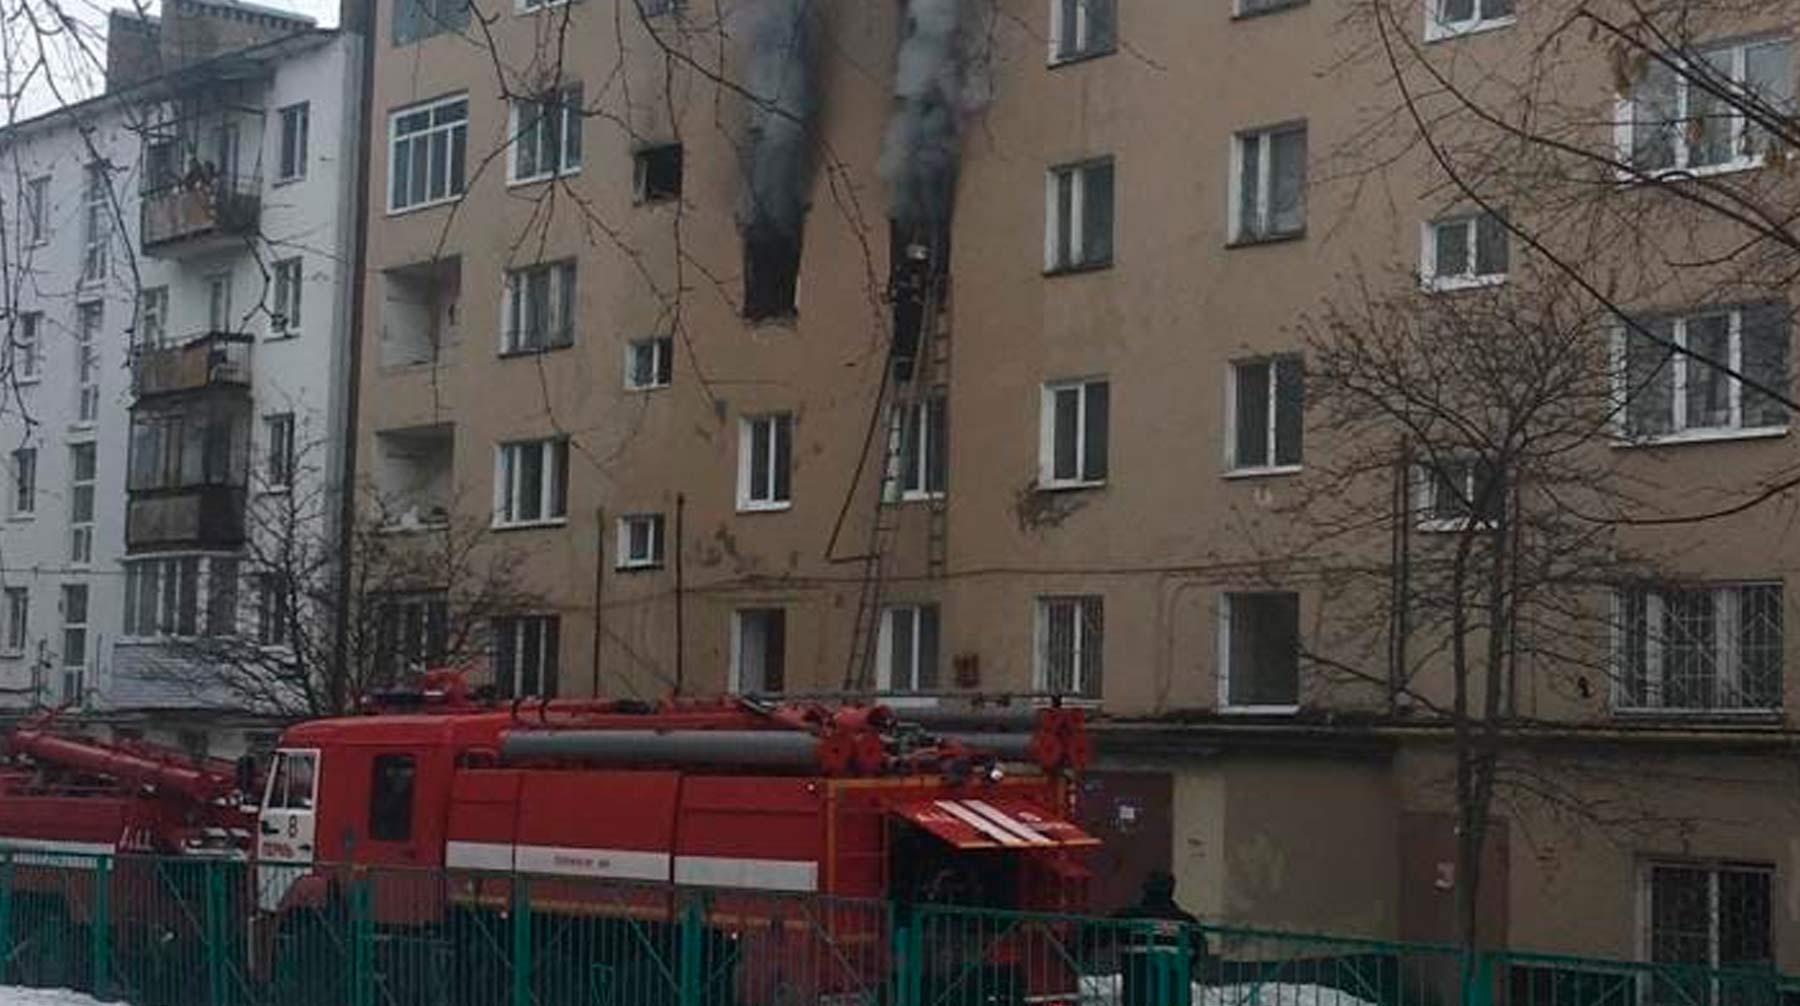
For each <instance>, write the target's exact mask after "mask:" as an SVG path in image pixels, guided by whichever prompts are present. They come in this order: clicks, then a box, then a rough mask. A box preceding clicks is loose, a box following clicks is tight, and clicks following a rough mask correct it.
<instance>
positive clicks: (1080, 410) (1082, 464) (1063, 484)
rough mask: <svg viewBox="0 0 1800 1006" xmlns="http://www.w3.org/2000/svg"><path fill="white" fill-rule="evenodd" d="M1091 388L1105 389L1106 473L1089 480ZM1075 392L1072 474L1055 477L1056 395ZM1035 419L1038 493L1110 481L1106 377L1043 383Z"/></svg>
mask: <svg viewBox="0 0 1800 1006" xmlns="http://www.w3.org/2000/svg"><path fill="white" fill-rule="evenodd" d="M1095 385H1101V386H1104V387H1105V388H1106V389H1107V394H1106V399H1107V405H1106V445H1105V450H1104V455H1105V456H1104V459H1103V460H1104V461H1105V464H1106V470H1105V471H1103V472H1101V473H1100V475H1099V476H1098V477H1089V476H1088V475H1087V471H1088V461H1089V457H1088V443H1087V441H1088V436H1087V430H1088V423H1089V412H1090V410H1091V409H1092V392H1091V390H1090V389H1092V388H1093V387H1094V386H1095ZM1063 391H1076V392H1078V393H1077V394H1076V396H1075V401H1076V413H1075V433H1074V436H1075V444H1074V447H1075V475H1074V476H1073V477H1071V478H1058V477H1057V476H1056V454H1057V451H1056V432H1057V431H1056V396H1057V393H1058V392H1063ZM1038 411H1039V418H1038V484H1037V488H1038V489H1040V490H1052V491H1059V492H1060V491H1066V490H1075V489H1098V488H1101V487H1103V486H1105V485H1106V484H1107V482H1108V481H1109V480H1110V479H1111V478H1112V380H1111V378H1108V377H1102V376H1094V377H1077V378H1065V379H1062V380H1056V381H1046V382H1044V385H1043V390H1042V393H1041V397H1040V404H1039V410H1038Z"/></svg>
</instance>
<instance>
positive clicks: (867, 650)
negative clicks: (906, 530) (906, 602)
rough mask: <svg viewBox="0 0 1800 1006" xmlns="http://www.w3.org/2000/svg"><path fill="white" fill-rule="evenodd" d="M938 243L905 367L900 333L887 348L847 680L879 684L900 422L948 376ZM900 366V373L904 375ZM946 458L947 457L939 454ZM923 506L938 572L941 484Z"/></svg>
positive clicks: (855, 685) (943, 507) (896, 519)
mask: <svg viewBox="0 0 1800 1006" xmlns="http://www.w3.org/2000/svg"><path fill="white" fill-rule="evenodd" d="M939 251H940V249H938V248H936V247H933V248H932V249H931V253H930V257H929V258H928V259H927V260H926V261H927V263H928V264H927V265H926V267H925V272H924V275H923V277H922V279H923V290H922V291H921V297H920V299H921V301H922V303H921V305H920V317H919V325H918V328H919V333H918V338H917V343H916V345H915V346H914V347H913V353H912V359H911V363H910V373H906V372H904V371H903V370H902V369H901V367H902V364H903V360H902V357H901V355H900V352H899V343H898V339H899V337H898V334H896V344H895V349H894V350H893V351H890V353H889V354H888V380H887V382H886V383H885V384H884V385H883V387H884V388H888V389H890V390H889V391H888V393H887V394H885V395H884V396H883V397H884V398H885V399H886V401H883V402H880V403H878V408H880V409H881V410H882V411H881V413H880V414H881V415H883V416H885V417H887V420H888V427H887V435H886V437H885V438H884V439H883V444H884V446H883V448H882V451H881V469H880V477H879V479H878V480H877V486H876V492H875V508H874V514H873V516H872V519H871V520H870V523H869V540H868V547H867V549H865V550H864V552H863V554H862V556H861V559H862V563H863V575H862V580H861V583H860V584H859V589H858V591H857V601H856V623H855V625H854V626H853V627H852V634H851V639H850V657H849V661H848V663H847V664H846V666H845V668H844V688H845V689H846V690H854V691H868V690H871V689H873V688H874V687H875V686H876V684H877V680H876V675H875V656H876V652H875V651H876V649H877V647H878V644H879V641H880V637H881V608H882V604H881V601H882V595H883V592H884V590H885V587H886V579H887V566H888V560H889V555H890V551H891V548H892V544H893V539H894V535H895V533H896V532H897V531H898V529H899V525H900V522H901V519H902V516H903V515H902V513H901V507H900V506H899V505H898V504H899V503H900V502H901V499H902V495H903V493H902V488H901V485H902V478H903V473H902V471H901V467H902V456H903V451H904V444H905V434H904V432H903V430H902V427H903V426H904V425H905V424H906V423H908V422H911V421H912V419H911V411H912V406H915V405H916V406H919V407H920V408H923V409H929V408H930V407H931V398H932V395H933V394H934V393H935V391H936V389H937V388H938V387H940V386H946V387H947V385H948V383H949V380H950V340H949V335H950V325H949V306H950V305H949V301H950V297H949V286H950V276H949V272H948V270H944V271H942V272H939V271H938V264H937V263H938V254H939ZM903 374H904V377H905V379H904V380H903V379H902V375H903ZM913 435H914V436H915V437H916V438H917V440H918V450H919V451H920V452H922V453H924V452H929V451H931V450H934V449H936V448H935V445H931V444H928V443H927V441H928V440H929V439H930V438H929V437H928V436H927V435H926V433H925V432H924V431H923V430H920V431H918V432H915V433H914V434H913ZM934 463H936V464H945V459H942V458H939V459H936V460H935V462H934ZM925 506H926V532H925V533H926V554H925V560H926V571H927V573H928V574H929V575H930V576H933V577H937V576H942V575H943V572H944V566H945V562H946V553H947V538H948V527H947V525H948V523H949V521H948V517H949V515H948V500H947V494H946V493H945V492H931V491H927V492H926V493H925Z"/></svg>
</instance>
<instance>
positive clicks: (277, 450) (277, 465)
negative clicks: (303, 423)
mask: <svg viewBox="0 0 1800 1006" xmlns="http://www.w3.org/2000/svg"><path fill="white" fill-rule="evenodd" d="M294 433H295V424H294V414H293V413H292V412H268V413H264V414H263V448H264V454H263V458H262V461H263V487H262V488H263V491H264V492H286V491H287V490H289V489H291V488H292V487H293V485H294Z"/></svg>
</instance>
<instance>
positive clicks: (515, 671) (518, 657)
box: [489, 612, 562, 699]
mask: <svg viewBox="0 0 1800 1006" xmlns="http://www.w3.org/2000/svg"><path fill="white" fill-rule="evenodd" d="M489 628H490V630H491V631H492V632H493V654H492V664H493V668H494V691H495V694H497V695H498V696H500V697H501V698H505V699H517V698H543V699H553V698H556V693H557V689H558V685H559V683H560V676H561V673H562V618H561V616H559V615H552V614H544V613H541V612H538V613H521V614H517V615H503V616H500V617H498V618H495V619H493V621H492V622H491V623H490V625H489ZM530 637H535V638H530ZM528 644H530V645H528ZM534 652H535V653H536V655H537V666H536V667H534V668H528V667H527V662H528V660H529V658H530V656H531V655H532V654H533V653H534ZM528 670H529V672H530V675H531V676H530V677H527V671H528ZM502 673H504V674H505V676H506V677H505V683H504V685H502V682H501V674H502ZM533 681H535V683H536V685H537V687H536V688H535V689H534V690H531V691H529V692H528V691H527V690H526V687H525V686H526V685H527V684H528V683H531V682H533Z"/></svg>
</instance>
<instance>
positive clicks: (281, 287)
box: [269, 256, 306, 339]
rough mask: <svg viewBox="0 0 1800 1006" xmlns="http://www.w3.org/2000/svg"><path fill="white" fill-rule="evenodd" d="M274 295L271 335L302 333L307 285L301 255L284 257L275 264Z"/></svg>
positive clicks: (295, 334)
mask: <svg viewBox="0 0 1800 1006" xmlns="http://www.w3.org/2000/svg"><path fill="white" fill-rule="evenodd" d="M271 268H272V271H273V272H274V274H275V275H274V284H273V287H274V289H273V291H272V292H273V295H274V299H275V303H274V305H273V306H271V307H270V308H269V337H270V338H272V339H291V338H293V337H295V336H297V335H299V334H300V325H301V319H300V299H301V291H302V289H303V288H304V287H305V285H306V263H305V261H304V260H303V259H301V258H300V257H299V256H295V257H294V258H284V259H281V260H280V261H278V262H276V263H274V264H273V266H272V267H271Z"/></svg>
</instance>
